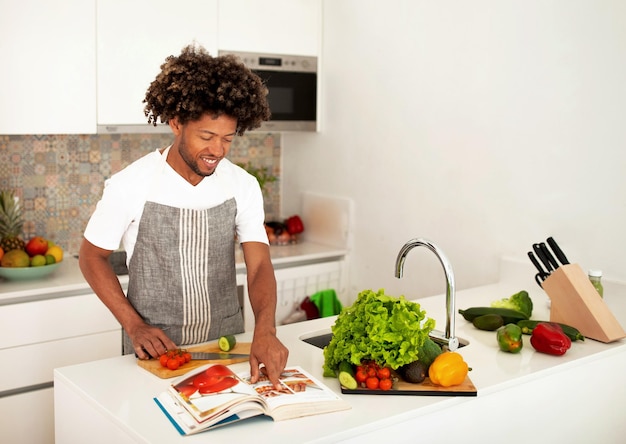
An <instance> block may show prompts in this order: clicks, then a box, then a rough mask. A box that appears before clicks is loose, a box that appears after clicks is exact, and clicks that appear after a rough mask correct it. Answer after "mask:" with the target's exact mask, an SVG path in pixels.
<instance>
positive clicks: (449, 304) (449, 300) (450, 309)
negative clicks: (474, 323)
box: [396, 238, 459, 351]
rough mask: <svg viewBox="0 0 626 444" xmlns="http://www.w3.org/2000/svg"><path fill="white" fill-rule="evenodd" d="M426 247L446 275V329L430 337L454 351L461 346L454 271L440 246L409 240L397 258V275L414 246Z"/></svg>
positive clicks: (400, 275) (400, 272)
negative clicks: (457, 324) (457, 322)
mask: <svg viewBox="0 0 626 444" xmlns="http://www.w3.org/2000/svg"><path fill="white" fill-rule="evenodd" d="M419 246H422V247H426V248H428V249H429V250H430V251H432V252H433V253H435V255H436V256H437V258H438V259H439V262H440V263H441V265H442V266H443V271H444V273H445V275H446V330H445V332H444V333H442V332H440V331H437V330H433V331H431V332H430V337H431V338H432V339H433V340H434V341H435V342H439V343H443V344H446V345H447V346H448V349H449V350H450V351H454V350H456V349H457V348H459V339H458V338H457V337H456V336H455V335H454V315H455V307H454V306H455V298H456V297H455V294H454V272H453V271H452V266H451V265H450V261H448V258H447V257H446V255H445V254H444V253H443V251H441V249H440V248H439V247H437V246H436V245H435V244H433V243H432V242H430V241H429V240H427V239H423V238H419V239H412V240H410V241H408V242H407V243H406V244H404V246H403V247H402V249H401V250H400V252H399V253H398V257H397V259H396V277H397V278H398V279H399V278H401V277H402V271H403V269H404V260H405V259H406V255H407V254H408V253H409V251H411V250H412V249H413V248H414V247H419Z"/></svg>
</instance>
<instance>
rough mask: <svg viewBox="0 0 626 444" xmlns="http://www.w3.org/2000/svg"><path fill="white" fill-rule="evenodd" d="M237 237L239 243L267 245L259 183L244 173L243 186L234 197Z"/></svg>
mask: <svg viewBox="0 0 626 444" xmlns="http://www.w3.org/2000/svg"><path fill="white" fill-rule="evenodd" d="M236 200H237V216H236V219H235V222H236V225H237V237H238V239H239V242H263V243H265V244H269V241H268V239H267V233H266V232H265V226H264V225H263V223H264V222H265V210H264V208H263V193H262V192H261V187H260V186H259V182H258V181H257V180H256V178H255V177H254V176H252V175H249V174H247V173H246V176H245V180H244V181H243V186H242V187H241V188H240V190H239V192H238V193H237V195H236Z"/></svg>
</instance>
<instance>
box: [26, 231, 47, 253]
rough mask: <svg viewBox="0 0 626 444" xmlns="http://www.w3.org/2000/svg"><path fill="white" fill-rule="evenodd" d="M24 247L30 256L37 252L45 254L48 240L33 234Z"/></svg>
mask: <svg viewBox="0 0 626 444" xmlns="http://www.w3.org/2000/svg"><path fill="white" fill-rule="evenodd" d="M24 249H25V250H26V252H27V253H28V255H29V256H30V257H33V256H37V255H38V254H41V255H43V256H45V255H46V252H47V251H48V241H47V240H46V239H44V238H43V237H41V236H35V237H33V238H32V239H31V240H29V241H28V243H27V244H26V246H25V247H24Z"/></svg>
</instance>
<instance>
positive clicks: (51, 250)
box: [46, 245, 63, 262]
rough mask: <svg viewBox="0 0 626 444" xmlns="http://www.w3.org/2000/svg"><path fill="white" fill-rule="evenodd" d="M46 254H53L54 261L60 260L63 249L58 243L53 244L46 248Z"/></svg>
mask: <svg viewBox="0 0 626 444" xmlns="http://www.w3.org/2000/svg"><path fill="white" fill-rule="evenodd" d="M48 254H50V255H52V256H54V260H55V261H56V262H61V261H62V260H63V249H62V248H61V247H59V246H58V245H53V246H51V247H50V248H48V251H47V252H46V255H48Z"/></svg>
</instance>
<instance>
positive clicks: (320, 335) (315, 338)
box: [299, 331, 469, 349]
mask: <svg viewBox="0 0 626 444" xmlns="http://www.w3.org/2000/svg"><path fill="white" fill-rule="evenodd" d="M332 337H333V334H332V332H330V331H323V332H314V333H307V334H304V335H302V336H300V338H299V339H300V340H301V341H304V342H306V343H307V344H311V345H314V346H316V347H318V348H322V349H323V348H324V347H326V346H327V345H328V344H329V343H330V340H331V339H332ZM430 338H431V339H432V340H433V341H435V342H436V343H437V344H439V345H440V346H442V347H443V346H447V345H448V343H447V341H445V340H442V339H441V338H440V336H439V335H431V336H430ZM457 339H458V340H459V348H461V347H465V346H467V345H469V341H467V340H466V339H463V338H457Z"/></svg>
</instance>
